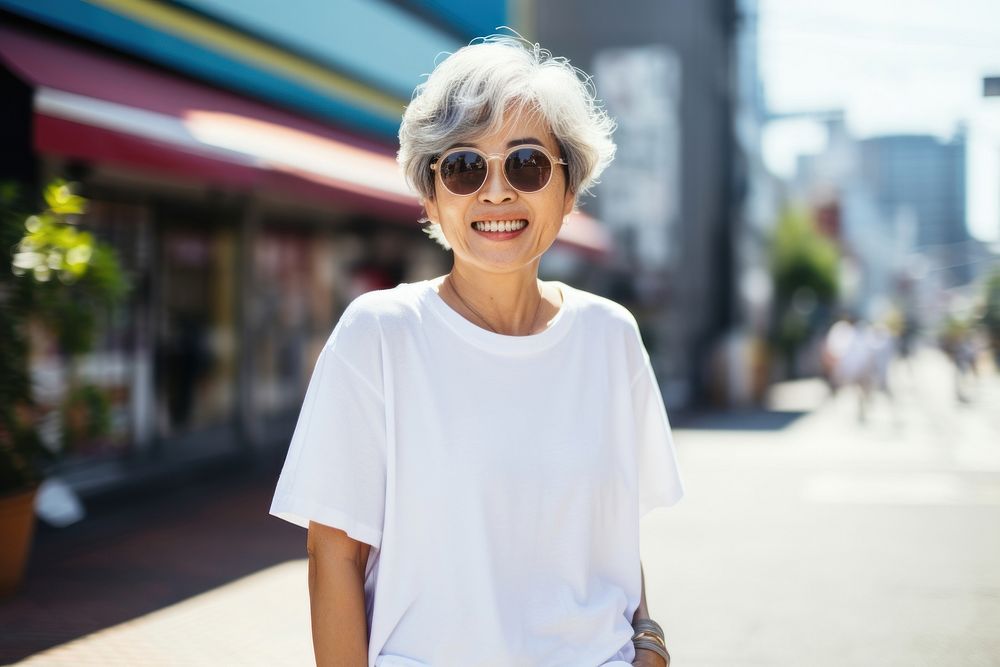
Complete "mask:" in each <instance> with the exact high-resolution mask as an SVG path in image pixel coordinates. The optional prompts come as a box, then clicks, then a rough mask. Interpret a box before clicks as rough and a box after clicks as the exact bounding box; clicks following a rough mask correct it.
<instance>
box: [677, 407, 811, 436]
mask: <svg viewBox="0 0 1000 667" xmlns="http://www.w3.org/2000/svg"><path fill="white" fill-rule="evenodd" d="M807 414H809V412H808V411H804V410H731V411H725V412H722V411H719V412H695V413H689V414H684V415H681V416H679V417H677V418H676V419H674V418H671V426H673V427H674V428H684V429H692V430H705V431H780V430H782V429H785V428H788V427H789V426H790V425H791V424H792V423H793V422H795V420H797V419H799V418H800V417H803V416H805V415H807Z"/></svg>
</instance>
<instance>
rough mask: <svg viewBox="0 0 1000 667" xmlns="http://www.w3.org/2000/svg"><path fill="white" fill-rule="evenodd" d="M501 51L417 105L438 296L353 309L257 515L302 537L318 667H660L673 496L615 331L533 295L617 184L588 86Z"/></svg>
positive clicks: (501, 45) (507, 44) (577, 302)
mask: <svg viewBox="0 0 1000 667" xmlns="http://www.w3.org/2000/svg"><path fill="white" fill-rule="evenodd" d="M578 74H579V73H578V71H577V70H575V69H574V68H573V67H572V66H570V65H569V63H568V62H567V61H566V60H564V59H558V58H552V57H551V55H550V54H549V53H548V52H547V51H544V50H542V49H540V48H539V47H538V46H537V45H525V44H524V43H522V42H521V41H519V40H517V39H514V38H510V37H501V36H494V37H490V38H486V39H485V40H482V41H480V42H478V43H474V44H472V45H470V46H467V47H465V48H462V49H460V50H459V51H457V52H456V53H454V54H453V55H451V56H450V57H448V58H447V59H446V60H444V61H443V62H442V63H441V64H440V65H438V66H437V68H436V69H435V70H434V72H433V73H432V74H431V75H430V77H429V78H428V79H427V80H426V82H424V83H423V84H421V85H420V86H418V88H417V90H416V92H415V94H414V97H413V100H412V101H411V103H410V105H409V106H408V107H407V109H406V112H405V114H404V116H403V122H402V126H401V128H400V133H399V138H400V151H399V162H400V164H401V165H402V167H403V169H404V171H405V173H406V175H407V178H408V180H409V181H410V183H411V184H412V186H413V187H414V188H415V189H416V190H417V191H418V192H419V193H420V195H421V200H422V202H423V205H424V207H425V210H426V212H427V218H428V219H429V221H430V222H431V224H432V227H431V235H432V236H433V237H435V238H436V239H438V240H439V241H440V242H441V243H442V244H444V245H446V246H447V247H450V248H451V250H452V252H453V254H454V265H453V267H452V269H451V271H450V272H449V273H448V274H447V275H445V276H441V277H438V278H434V279H431V280H425V281H422V282H416V283H404V284H402V285H399V286H398V287H395V288H392V289H387V290H378V291H374V292H369V293H367V294H364V295H362V296H360V297H358V298H357V299H355V300H354V301H353V302H352V303H351V304H350V305H349V306H348V308H347V309H346V311H345V312H344V314H343V316H342V317H341V319H340V322H339V323H338V324H337V326H336V328H335V329H334V331H333V333H332V335H331V336H330V339H329V341H328V342H327V344H326V346H325V347H324V349H323V351H322V352H321V354H320V356H319V359H318V360H317V362H316V368H315V370H314V372H313V376H312V379H311V381H310V384H309V387H308V389H307V392H306V397H305V401H304V403H303V406H302V412H301V414H300V416H299V420H298V424H297V426H296V428H295V433H294V435H293V438H292V442H291V445H290V448H289V451H288V456H287V459H286V461H285V466H284V468H283V470H282V472H281V476H280V479H279V480H278V485H277V489H276V491H275V495H274V500H273V502H272V505H271V513H272V514H274V515H275V516H278V517H281V518H283V519H286V520H288V521H292V522H294V523H296V524H298V525H301V526H303V527H308V529H309V532H308V539H307V547H308V553H309V591H310V598H311V608H312V629H313V643H314V648H315V652H316V658H317V662H318V663H319V664H321V665H323V664H330V665H359V666H360V665H366V664H367V665H369V666H373V665H377V666H381V667H403V666H406V667H416V666H418V665H419V666H424V665H433V666H434V667H450V666H462V667H467V666H475V665H483V666H487V665H489V666H497V667H522V666H523V667H529V666H530V667H536V666H537V667H554V666H557V665H562V666H567V667H594V666H596V665H609V666H610V665H614V666H619V667H620V666H626V665H629V664H633V665H649V666H653V665H655V666H657V667H661V666H662V665H665V664H668V662H669V656H668V654H667V652H666V650H665V645H664V643H663V637H662V630H660V629H659V626H658V625H656V624H655V622H652V621H650V620H648V614H647V611H646V606H645V599H644V597H645V596H644V592H643V577H642V569H641V566H640V563H639V519H640V517H641V516H642V515H644V514H646V513H647V512H648V511H649V510H651V509H653V508H654V507H658V506H669V505H672V504H674V503H675V502H677V501H678V500H679V499H680V498H681V496H682V495H683V486H682V483H681V479H680V476H679V473H678V470H677V464H676V458H675V454H674V448H673V443H672V440H671V435H670V427H669V424H668V421H667V417H666V413H665V411H664V408H663V403H662V400H661V397H660V393H659V390H658V388H657V384H656V379H655V377H654V375H653V372H652V369H651V367H650V365H649V357H648V355H647V354H646V351H645V349H644V347H643V345H642V341H641V339H640V337H639V332H638V328H637V326H636V322H635V320H634V318H633V317H632V315H631V314H630V313H629V312H628V311H627V310H626V309H625V308H623V307H622V306H620V305H618V304H616V303H613V302H611V301H609V300H607V299H604V298H601V297H598V296H595V295H592V294H589V293H587V292H584V291H582V290H577V289H575V288H573V287H570V286H569V285H566V284H564V283H561V282H544V281H540V280H539V279H538V265H539V260H540V258H541V256H542V254H543V253H545V251H546V250H547V249H548V248H549V247H550V246H551V245H552V243H553V241H554V240H555V238H556V235H557V234H558V232H559V229H560V226H561V225H562V224H563V221H564V220H565V218H566V216H567V215H568V214H569V213H570V212H571V211H572V209H573V206H574V204H575V202H576V198H577V196H578V195H579V194H580V193H581V192H583V191H585V190H586V188H587V186H588V185H589V184H591V183H592V182H593V181H594V179H595V178H596V177H597V176H598V174H599V173H600V172H601V171H602V170H603V168H604V167H605V166H606V165H607V164H608V163H609V162H610V161H611V158H612V156H613V153H614V144H613V143H612V141H611V138H610V134H611V131H612V129H613V123H612V121H611V120H610V119H609V118H608V117H607V115H606V114H605V113H604V111H603V110H601V109H600V107H599V106H598V105H597V104H595V100H594V98H593V94H592V93H591V91H590V89H589V87H588V80H587V79H585V78H584V79H581V78H580V77H579V76H578Z"/></svg>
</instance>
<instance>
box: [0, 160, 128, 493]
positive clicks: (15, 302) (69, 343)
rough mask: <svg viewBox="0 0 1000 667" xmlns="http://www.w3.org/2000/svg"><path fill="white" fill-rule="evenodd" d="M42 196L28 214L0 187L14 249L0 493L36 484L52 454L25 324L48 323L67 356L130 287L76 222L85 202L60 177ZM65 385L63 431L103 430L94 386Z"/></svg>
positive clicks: (1, 314) (0, 315)
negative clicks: (40, 426)
mask: <svg viewBox="0 0 1000 667" xmlns="http://www.w3.org/2000/svg"><path fill="white" fill-rule="evenodd" d="M42 200H43V201H44V202H45V208H44V209H43V210H42V211H40V212H38V213H36V214H34V215H26V214H25V213H24V211H25V210H26V209H27V208H28V207H27V206H26V205H25V203H24V198H23V195H22V193H21V192H20V190H19V188H18V187H17V186H16V185H15V184H11V183H2V184H0V242H2V245H3V248H5V249H7V251H8V252H10V251H11V250H12V251H13V252H12V253H11V255H10V256H5V258H4V261H5V262H6V261H8V260H9V261H10V262H11V264H10V270H0V494H2V493H6V492H9V491H12V490H15V489H19V488H22V487H25V486H29V485H31V484H34V483H37V482H38V481H40V480H41V477H42V468H41V467H42V465H44V463H46V462H47V461H51V460H52V459H53V458H54V457H53V456H52V454H51V453H50V452H49V451H48V449H46V448H45V447H44V446H43V444H42V442H41V439H40V438H39V436H38V431H37V428H36V425H37V417H38V415H37V405H36V403H35V401H34V398H33V396H32V392H31V382H30V376H29V369H28V356H29V354H28V353H29V345H28V340H27V331H26V328H27V323H28V322H29V320H31V319H37V320H39V321H40V322H42V323H44V324H45V325H47V326H48V327H49V328H50V329H51V330H52V331H54V332H55V334H56V338H57V340H58V342H59V347H60V351H61V353H62V354H63V355H65V356H66V357H67V358H72V357H73V356H75V355H79V354H83V353H85V352H87V351H89V350H90V349H92V347H93V343H94V334H95V329H96V323H97V319H96V318H97V315H98V314H99V313H100V312H101V311H102V310H105V309H107V308H111V307H113V306H114V305H115V304H117V303H119V302H120V301H121V299H122V298H123V297H124V296H125V294H126V293H127V291H128V289H129V284H128V282H127V280H126V278H125V275H124V273H123V271H122V269H121V266H120V264H119V262H118V259H117V257H116V255H115V253H114V250H113V249H112V248H111V247H110V246H109V245H107V244H105V243H102V242H100V241H98V240H96V239H95V238H94V237H93V235H92V234H90V233H89V232H85V231H82V230H80V229H78V228H77V226H76V225H77V223H78V221H79V219H80V216H81V215H83V214H84V213H85V211H86V200H85V199H84V198H83V197H80V196H79V195H76V194H74V193H73V191H72V188H71V186H70V185H69V184H68V183H66V182H65V181H62V180H56V181H54V182H52V183H51V184H49V185H48V186H46V188H45V189H44V191H43V193H42ZM70 383H71V386H70V388H69V392H68V400H67V403H66V405H65V406H63V423H64V425H68V426H71V428H69V429H64V435H65V436H66V437H67V438H72V437H79V436H94V435H99V434H100V433H101V432H104V431H106V429H107V426H108V419H109V417H108V416H109V414H110V413H109V410H108V401H107V399H106V398H105V397H103V396H98V395H97V394H99V393H100V389H98V388H96V387H93V386H90V385H85V386H83V387H77V386H76V384H75V378H73V377H71V379H70ZM81 415H83V417H82V418H81ZM74 429H75V430H74Z"/></svg>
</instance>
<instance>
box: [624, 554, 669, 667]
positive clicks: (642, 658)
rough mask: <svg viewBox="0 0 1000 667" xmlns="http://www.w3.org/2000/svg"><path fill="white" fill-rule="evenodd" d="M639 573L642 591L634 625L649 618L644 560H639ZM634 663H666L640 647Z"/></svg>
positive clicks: (657, 664)
mask: <svg viewBox="0 0 1000 667" xmlns="http://www.w3.org/2000/svg"><path fill="white" fill-rule="evenodd" d="M639 574H640V577H641V580H640V581H641V582H642V583H641V587H640V590H641V593H640V596H639V606H638V607H637V608H636V610H635V614H633V616H632V625H635V622H636V621H638V620H639V619H642V618H649V609H648V608H647V607H646V574H645V573H644V572H643V571H642V561H639ZM632 664H633V665H643V666H645V665H650V666H654V665H655V666H656V667H661V666H662V665H663V664H664V661H663V658H661V657H660V656H659V655H657V654H656V653H655V652H653V651H650V650H647V649H644V648H639V649H636V650H635V661H633V663H632ZM666 664H667V667H670V663H666Z"/></svg>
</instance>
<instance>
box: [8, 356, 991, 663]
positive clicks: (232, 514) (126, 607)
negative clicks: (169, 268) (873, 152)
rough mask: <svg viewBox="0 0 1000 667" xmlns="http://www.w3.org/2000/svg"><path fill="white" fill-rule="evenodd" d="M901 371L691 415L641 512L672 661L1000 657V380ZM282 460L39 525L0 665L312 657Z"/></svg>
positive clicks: (930, 364) (942, 366) (934, 368)
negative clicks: (48, 528)
mask: <svg viewBox="0 0 1000 667" xmlns="http://www.w3.org/2000/svg"><path fill="white" fill-rule="evenodd" d="M894 372H895V374H894V379H895V380H896V387H897V397H896V402H895V403H894V404H893V407H890V405H889V404H887V403H885V402H882V403H879V404H877V405H876V406H875V408H874V409H873V410H872V411H871V412H870V414H869V416H868V420H867V422H866V423H864V424H861V423H858V420H857V414H856V403H855V402H854V397H853V396H852V395H851V394H850V393H843V394H841V395H839V396H836V397H832V398H827V397H826V395H825V393H824V389H823V387H822V386H821V385H819V384H818V383H815V382H809V381H806V382H801V383H791V384H785V385H783V386H781V387H780V388H779V390H778V391H776V392H775V393H774V396H773V406H772V407H773V408H774V410H773V411H771V412H763V413H762V412H754V413H745V414H732V413H730V414H724V415H718V414H713V415H704V416H700V417H694V418H689V419H686V420H684V421H683V422H681V423H679V424H678V425H677V428H676V440H677V445H678V452H679V457H680V462H681V466H682V470H683V474H684V478H685V482H686V486H687V491H688V493H687V496H686V497H685V499H684V500H683V501H682V502H681V503H680V504H678V505H677V506H675V507H674V508H671V509H668V510H657V511H656V512H654V513H653V514H652V515H651V516H649V517H648V518H647V519H645V520H644V523H643V527H642V529H643V533H642V539H643V545H642V549H643V562H644V565H645V572H646V578H647V587H648V590H647V593H648V595H649V598H650V606H651V609H652V613H653V616H654V617H655V618H657V619H658V620H659V621H660V622H661V624H662V625H663V626H664V628H665V629H666V630H667V633H668V642H669V643H670V646H671V652H672V654H673V656H674V664H675V665H676V666H678V667H685V666H691V667H713V666H723V665H724V666H726V667H729V666H733V665H769V666H779V665H789V666H800V665H801V666H806V667H814V666H815V667H823V666H825V665H838V666H841V665H866V666H867V665H877V666H879V667H884V666H891V665H900V666H902V665H906V666H907V667H912V666H914V665H916V666H920V665H934V666H935V667H942V666H951V665H955V666H959V665H960V666H962V667H967V666H973V667H974V666H978V665H1000V378H998V377H997V376H996V375H995V374H993V375H990V376H989V377H986V378H983V380H982V381H981V382H980V385H979V387H978V389H977V390H976V392H975V393H974V394H972V398H971V400H970V401H969V402H967V403H961V404H960V403H958V402H957V401H956V400H955V396H954V390H953V386H954V385H953V383H952V378H951V374H950V371H949V367H948V365H947V362H946V361H945V360H944V359H943V358H942V357H940V355H937V354H935V353H930V352H928V353H924V354H923V355H921V357H920V358H919V359H918V361H917V363H915V364H914V365H913V367H912V368H911V369H907V368H905V367H897V368H895V369H894ZM274 474H276V472H274V471H268V470H263V471H258V472H257V473H255V474H253V475H237V476H234V477H233V478H232V479H230V480H228V481H223V482H219V481H213V483H211V484H208V485H205V484H202V485H198V484H192V485H188V486H185V487H182V488H179V489H178V490H177V491H176V492H175V493H173V494H170V495H169V496H166V497H162V498H160V499H159V500H157V501H155V502H152V501H151V502H147V503H142V504H139V505H136V506H135V507H129V508H125V509H122V510H119V511H116V512H114V513H108V514H107V515H106V516H103V517H100V518H95V519H94V520H93V523H92V524H91V526H90V527H88V528H86V529H85V530H83V529H81V530H79V531H78V532H77V534H76V535H70V536H68V537H59V538H57V537H56V536H48V537H47V538H45V539H42V540H41V541H40V543H39V545H38V546H39V548H40V551H39V553H37V554H36V557H35V558H34V559H33V562H32V570H31V572H30V578H29V582H28V585H27V587H26V588H25V590H24V591H23V593H22V595H20V596H19V597H17V598H14V599H12V600H9V601H7V602H5V603H0V661H2V660H6V661H9V660H15V659H20V658H23V657H25V656H29V655H30V656H31V657H29V658H28V659H26V660H24V661H23V662H22V663H18V664H25V665H74V666H77V665H107V666H111V665H306V664H312V662H311V661H312V653H311V645H310V634H309V633H310V630H309V616H308V597H307V591H306V588H305V582H306V570H305V561H304V560H303V558H302V557H303V555H304V552H303V548H304V532H303V531H301V529H298V528H295V527H293V526H289V525H286V524H284V523H283V522H281V521H278V520H276V519H271V518H269V517H267V516H266V502H267V501H268V500H269V497H270V491H271V488H272V484H273V481H274V480H273V475H274ZM222 527H224V530H223V529H222ZM192 596H193V597H192ZM43 649H44V650H43Z"/></svg>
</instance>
